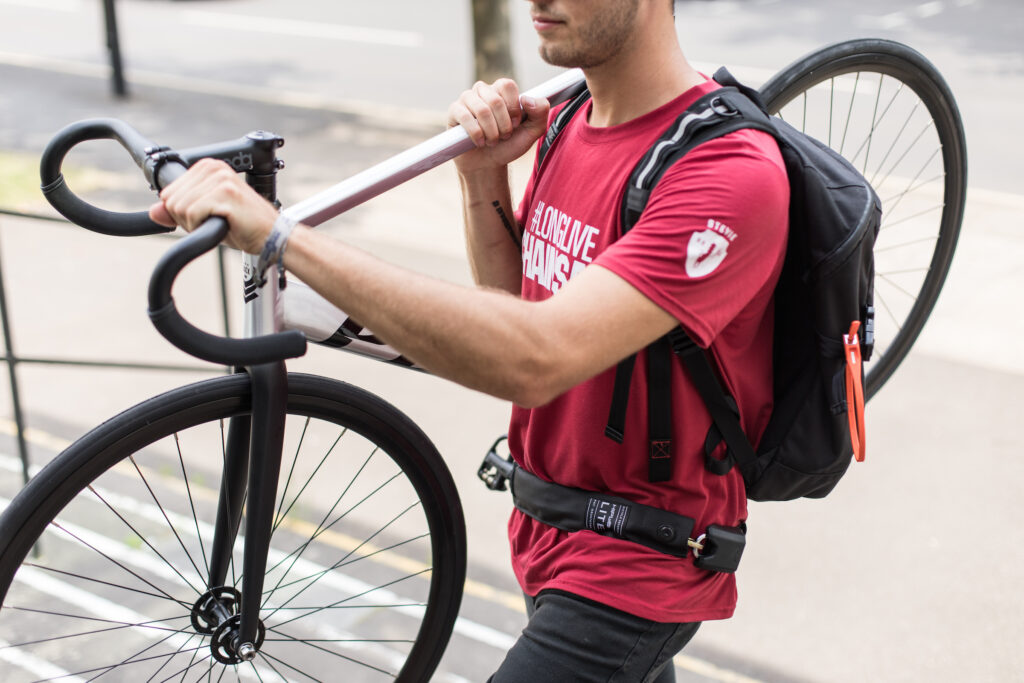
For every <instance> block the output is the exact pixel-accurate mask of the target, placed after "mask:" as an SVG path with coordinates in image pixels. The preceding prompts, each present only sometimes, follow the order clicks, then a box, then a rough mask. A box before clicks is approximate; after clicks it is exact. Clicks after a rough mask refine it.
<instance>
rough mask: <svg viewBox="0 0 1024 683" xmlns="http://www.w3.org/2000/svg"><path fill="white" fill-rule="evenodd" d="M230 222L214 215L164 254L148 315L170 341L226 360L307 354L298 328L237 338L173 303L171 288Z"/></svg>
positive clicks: (251, 361)
mask: <svg viewBox="0 0 1024 683" xmlns="http://www.w3.org/2000/svg"><path fill="white" fill-rule="evenodd" d="M227 233H228V224H227V221H225V220H224V219H223V218H217V217H213V218H209V219H207V220H206V222H204V223H203V224H202V225H201V226H199V228H197V229H196V230H195V232H192V233H191V234H189V235H188V236H187V237H185V238H183V239H181V240H180V241H178V242H177V243H176V244H175V245H174V246H173V247H171V248H170V249H168V250H167V252H166V253H165V254H164V255H163V257H161V259H160V261H159V262H158V263H157V265H156V268H155V269H154V270H153V277H152V278H151V279H150V281H149V318H150V320H151V321H152V322H153V325H154V326H155V327H156V328H157V330H158V331H159V332H160V334H162V335H163V336H164V337H165V338H166V339H167V340H168V341H170V342H171V343H172V344H174V345H175V346H177V347H178V348H180V349H182V350H184V351H186V352H187V353H189V354H191V355H193V356H195V357H196V358H201V359H202V360H205V361H209V362H211V363H220V364H222V365H260V364H262V363H271V362H275V361H279V360H285V359H286V358H298V357H299V356H301V355H303V354H305V353H306V336H305V335H304V334H302V332H299V331H298V330H290V331H288V332H279V333H276V334H269V335H264V336H261V337H254V338H250V339H232V338H230V337H219V336H216V335H212V334H209V333H207V332H203V331H202V330H200V329H199V328H197V327H195V326H193V325H192V324H191V323H189V322H188V321H186V320H185V319H184V318H183V317H182V316H181V314H180V313H178V310H177V308H175V305H174V299H173V297H172V296H171V287H172V286H173V284H174V280H175V278H177V276H178V273H180V272H181V271H182V269H183V268H184V267H185V266H186V265H188V264H189V263H190V262H192V261H193V260H195V259H196V258H198V257H199V256H201V255H202V254H205V253H206V252H208V251H210V250H211V249H213V248H214V247H216V246H217V245H218V244H220V243H221V241H223V239H224V238H225V237H226V236H227Z"/></svg>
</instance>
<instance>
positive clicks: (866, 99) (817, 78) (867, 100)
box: [761, 39, 967, 397]
mask: <svg viewBox="0 0 1024 683" xmlns="http://www.w3.org/2000/svg"><path fill="white" fill-rule="evenodd" d="M761 95H762V97H763V98H764V100H765V103H766V104H767V105H768V109H769V111H770V112H772V113H774V114H777V115H778V116H780V117H782V118H783V119H785V120H786V121H787V122H789V123H790V124H791V125H793V126H795V127H796V128H798V129H799V130H802V131H803V132H805V133H807V134H808V135H811V136H812V137H814V138H817V139H818V140H820V141H821V142H824V143H825V144H827V145H829V146H830V147H832V148H833V149H834V150H836V151H837V152H839V153H840V154H842V155H843V156H845V157H846V158H847V159H848V160H849V161H850V162H851V163H853V165H854V166H856V167H857V169H858V170H859V171H861V173H862V174H863V175H864V176H865V177H866V178H867V179H868V180H869V181H870V182H871V184H872V185H873V186H874V188H875V191H876V192H877V193H878V196H879V197H880V198H881V200H882V224H881V229H880V231H879V234H878V240H877V241H876V243H875V249H874V254H875V323H876V329H875V353H874V356H873V358H872V360H871V362H870V363H867V364H866V365H865V370H866V373H867V378H866V389H867V394H868V396H869V397H870V396H873V395H874V394H875V393H876V392H877V391H878V390H879V389H880V388H881V387H882V385H883V384H884V383H885V381H886V380H887V379H888V378H889V377H890V376H892V373H893V372H894V371H895V370H896V367H897V366H898V365H899V364H900V362H901V361H902V360H903V358H904V357H905V356H906V354H907V352H908V351H909V350H910V347H911V346H912V345H913V343H914V341H915V340H916V339H917V337H918V335H919V334H920V333H921V329H922V328H923V327H924V324H925V321H926V320H927V319H928V316H929V315H930V314H931V311H932V308H933V307H934V306H935V302H936V300H937V299H938V296H939V291H940V290H941V289H942V285H943V283H944V282H945V280H946V274H947V272H948V271H949V266H950V263H951V261H952V259H953V251H954V249H955V248H956V242H957V237H958V235H959V234H960V223H961V221H962V220H963V215H964V202H965V201H966V197H967V149H966V143H965V142H964V129H963V123H962V122H961V120H960V113H959V111H958V110H957V106H956V102H955V100H954V99H953V94H952V93H951V92H950V89H949V87H948V86H947V85H946V82H945V81H944V80H943V78H942V75H941V74H940V73H939V72H938V70H937V69H936V68H935V67H934V66H933V65H932V64H931V62H929V61H928V60H927V59H925V58H924V57H923V56H921V55H920V54H919V53H918V52H916V51H914V50H912V49H911V48H909V47H907V46H906V45H902V44H900V43H896V42H893V41H889V40H878V39H859V40H851V41H847V42H845V43H840V44H838V45H833V46H830V47H826V48H824V49H822V50H819V51H817V52H814V53H812V54H810V55H808V56H807V57H804V58H803V59H801V60H798V61H797V62H795V63H793V64H792V65H790V66H789V67H787V68H785V69H783V70H782V71H781V72H779V74H778V75H776V76H775V77H774V78H772V79H771V80H770V81H768V82H767V83H765V85H764V86H763V87H762V88H761Z"/></svg>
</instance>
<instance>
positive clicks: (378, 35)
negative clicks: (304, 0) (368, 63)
mask: <svg viewBox="0 0 1024 683" xmlns="http://www.w3.org/2000/svg"><path fill="white" fill-rule="evenodd" d="M180 16H181V17H182V19H183V20H184V22H185V23H186V24H189V25H191V26H202V27H205V28H216V29H224V30H227V31H247V32H250V33H272V34H277V35H288V36H297V37H300V38H323V39H326V40H339V41H344V42H350V43H366V44H370V45H389V46H392V47H412V48H415V47H422V46H423V44H424V42H425V41H424V39H423V34H421V33H413V32H412V31H395V30H392V29H382V28H371V27H368V26H346V25H344V24H329V23H323V22H314V21H301V20H298V19H284V18H279V17H254V16H249V15H245V14H228V13H226V12H206V11H201V10H188V11H185V12H182V13H181V15H180Z"/></svg>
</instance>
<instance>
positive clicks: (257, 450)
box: [192, 362, 288, 664]
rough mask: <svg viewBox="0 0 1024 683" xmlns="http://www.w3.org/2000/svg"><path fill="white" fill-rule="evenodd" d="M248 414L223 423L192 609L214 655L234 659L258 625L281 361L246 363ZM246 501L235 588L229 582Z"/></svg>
mask: <svg viewBox="0 0 1024 683" xmlns="http://www.w3.org/2000/svg"><path fill="white" fill-rule="evenodd" d="M247 372H248V373H249V376H250V378H251V381H252V417H251V418H250V417H249V416H236V417H233V418H231V420H230V421H229V423H228V435H227V445H226V453H225V462H224V475H223V478H222V480H221V489H220V496H219V500H218V506H217V520H216V523H215V527H214V537H213V546H212V549H211V557H210V575H209V579H208V587H209V589H208V590H207V592H206V593H205V594H204V595H203V596H202V597H200V599H199V600H198V601H197V602H196V605H195V607H194V608H193V618H192V623H193V626H195V627H196V630H197V631H198V632H200V633H203V634H206V635H209V636H210V637H211V642H210V650H211V652H212V653H213V657H214V658H215V659H216V660H217V661H219V662H221V663H223V664H238V663H241V662H245V661H251V660H252V659H254V658H255V657H256V654H257V653H258V652H259V648H260V646H261V645H262V643H263V638H264V634H265V631H266V629H265V627H264V624H263V623H262V621H261V620H260V618H259V614H260V608H261V607H262V603H263V581H264V576H265V572H266V567H267V558H268V554H269V551H270V537H271V534H272V532H273V528H272V526H273V521H274V519H273V518H274V501H275V500H276V499H277V480H278V473H279V471H280V469H281V449H282V446H283V443H284V427H285V424H284V423H285V409H286V403H287V397H288V378H287V373H286V370H285V365H284V363H283V362H279V363H270V364H267V365H258V366H255V367H252V368H249V369H248V371H247ZM246 498H247V499H248V501H247V504H246V505H245V531H244V534H243V538H244V544H245V545H244V549H243V555H242V590H241V592H239V591H238V590H237V589H236V588H235V587H234V586H233V585H231V584H230V583H229V582H228V577H227V575H228V571H229V568H230V565H231V561H232V559H231V558H232V551H233V549H234V545H235V541H236V538H237V536H238V531H239V525H240V522H241V519H242V512H243V503H244V502H245V499H246Z"/></svg>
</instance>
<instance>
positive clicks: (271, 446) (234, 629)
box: [189, 70, 583, 663]
mask: <svg viewBox="0 0 1024 683" xmlns="http://www.w3.org/2000/svg"><path fill="white" fill-rule="evenodd" d="M582 82H583V75H582V72H581V71H579V70H571V71H568V72H566V73H564V74H562V75H561V76H559V77H557V78H555V79H552V80H551V81H548V82H547V83H545V84H543V85H542V86H539V87H538V88H535V89H533V90H530V91H527V93H525V94H527V95H530V96H541V97H546V98H547V99H549V100H551V101H552V103H556V102H560V101H563V100H564V99H567V98H568V97H570V96H571V95H572V94H574V91H575V90H577V89H578V87H579V86H580V85H581V83H582ZM264 135H269V134H263V133H253V134H251V135H250V136H249V138H246V139H243V140H242V141H241V142H242V143H243V144H245V146H246V151H245V152H242V151H240V150H232V149H230V148H229V149H224V148H221V147H215V148H210V149H207V150H194V151H192V152H190V153H189V156H195V155H196V154H197V152H198V153H199V156H214V157H217V158H222V159H230V158H232V157H233V155H234V154H236V153H248V151H249V150H250V145H249V144H248V140H249V139H250V138H252V137H253V136H260V137H262V136H264ZM270 138H271V139H275V140H276V138H274V136H270ZM279 146H280V145H279V144H273V145H265V146H262V147H260V150H261V151H264V150H265V153H269V157H267V158H262V159H260V160H259V161H260V163H259V164H258V165H259V166H261V167H262V168H264V169H269V172H267V173H262V174H260V173H253V172H247V173H246V181H247V182H248V183H249V185H250V186H251V187H253V188H254V189H256V190H257V191H258V192H260V194H261V195H262V196H263V197H264V198H265V199H267V200H268V201H270V202H273V203H277V196H276V182H275V175H276V172H277V170H278V169H279V168H280V165H279V163H278V162H277V159H276V158H275V157H274V151H275V150H276V148H277V147H279ZM472 147H473V143H472V141H471V140H470V139H469V137H468V135H467V134H466V132H465V131H464V130H463V129H462V128H461V127H455V128H451V129H449V130H447V131H445V132H444V133H442V134H440V135H437V136H435V137H434V138H431V139H430V140H427V141H426V142H424V143H421V144H420V145H417V146H416V147H413V148H411V149H409V150H407V151H405V152H403V153H401V154H398V155H397V156H395V157H392V158H391V159H388V160H387V161H384V162H383V163H381V164H378V165H377V166H374V167H372V168H370V169H368V170H366V171H363V172H362V173H359V174H357V175H355V176H352V177H351V178H349V179H348V180H345V181H343V182H341V183H339V184H337V185H335V186H334V187H332V188H329V189H328V190H326V191H324V192H322V193H320V194H318V195H315V196H314V197H311V198H310V199H308V200H306V201H304V202H301V203H299V204H296V205H295V206H293V207H291V208H289V209H285V210H284V211H283V213H284V214H285V215H288V216H289V217H291V218H293V219H295V220H297V221H299V222H302V223H305V224H306V225H309V226H316V225H319V224H320V223H323V222H324V221H326V220H328V219H330V218H333V217H335V216H337V215H339V214H341V213H343V212H345V211H347V210H349V209H351V208H353V207H355V206H358V205H359V204H361V203H363V202H365V201H367V200H369V199H371V198H373V197H376V196H377V195H379V194H381V193H383V192H386V191H387V190H389V189H392V188H394V187H396V186H398V185H400V184H401V183H404V182H406V181H408V180H410V179H412V178H414V177H416V176H418V175H420V174H421V173H423V172H425V171H427V170H430V169H432V168H434V167H436V166H439V165H440V164H442V163H445V162H447V161H449V160H451V159H453V158H455V157H456V156H458V155H459V154H462V153H463V152H466V151H468V150H470V149H472ZM255 267H256V257H255V256H253V255H251V254H245V255H244V260H243V280H244V283H243V295H244V298H245V302H246V303H245V308H244V314H245V319H244V324H243V336H244V337H245V338H258V337H265V336H267V335H270V334H276V333H280V332H282V331H283V330H286V329H299V330H301V331H303V332H305V333H306V335H307V336H308V337H310V338H311V339H312V340H313V341H315V342H318V343H324V344H326V345H328V346H333V347H336V348H341V349H344V350H346V351H350V352H353V353H356V354H359V355H362V356H367V357H370V358H374V359H376V360H383V361H387V362H390V363H394V364H396V365H400V366H403V367H409V368H416V366H415V365H414V364H413V363H411V362H410V361H408V360H406V359H405V358H403V357H402V356H401V355H400V354H398V353H397V352H396V351H395V350H394V349H392V348H391V347H389V346H388V345H386V344H384V343H383V342H381V341H380V340H378V339H377V338H376V337H374V336H373V335H372V333H370V332H369V331H367V330H365V329H363V328H362V327H361V326H359V325H358V324H356V323H355V322H354V321H352V320H351V319H350V318H349V317H348V316H347V315H346V314H345V313H344V312H343V311H341V310H340V309H338V308H337V307H335V306H334V305H332V304H331V303H329V302H328V301H327V300H326V299H324V298H323V297H320V296H319V295H317V294H315V293H314V292H313V291H312V290H311V289H309V288H308V287H305V286H304V285H301V284H296V283H292V285H291V286H285V287H284V289H283V290H282V287H281V285H282V284H284V282H285V281H284V279H283V278H281V279H280V280H279V278H277V277H268V278H267V279H266V283H265V284H264V285H263V286H262V287H257V286H256V284H255V280H256V279H255ZM332 328H333V329H332ZM245 371H246V372H248V373H249V375H250V376H251V378H252V401H253V408H252V417H251V418H249V417H235V418H232V419H231V420H230V422H229V425H228V438H227V446H226V451H227V452H226V462H225V467H224V479H223V481H222V482H221V491H220V496H219V501H218V508H217V519H216V523H215V532H214V541H213V546H212V558H211V564H210V576H209V586H210V587H211V589H210V591H209V592H208V593H207V594H206V595H205V596H203V598H201V602H202V601H203V600H205V604H204V605H202V608H203V610H202V611H203V613H204V615H206V617H207V620H208V621H209V623H211V624H218V628H217V631H216V633H215V634H214V636H213V638H212V646H211V647H212V648H213V651H214V656H215V657H218V654H219V655H220V656H221V658H222V661H224V662H225V663H233V662H237V661H242V660H246V661H247V660H250V659H252V658H254V657H255V655H256V652H257V651H258V650H259V647H260V644H261V642H262V640H263V626H262V624H261V623H260V621H259V611H260V607H261V600H262V594H263V579H264V572H263V568H264V567H265V566H266V562H267V555H268V552H269V547H270V533H271V525H272V523H273V514H274V509H273V508H274V506H273V501H274V500H275V499H276V496H277V472H278V471H279V469H280V464H281V446H282V441H283V437H284V419H285V407H286V406H285V400H286V396H287V391H288V387H287V370H286V368H285V363H284V361H283V360H281V361H276V362H273V363H267V364H263V365H256V366H252V367H249V368H246V369H245ZM246 481H247V484H246V483H245V482H246ZM243 491H248V496H247V497H248V506H247V508H246V531H245V547H244V554H243V560H242V562H243V577H244V578H243V583H242V591H241V594H240V595H236V594H234V593H233V592H230V589H228V588H227V587H226V586H225V581H226V576H227V571H228V565H229V562H230V558H231V552H232V548H233V547H234V543H235V538H236V536H237V533H238V529H239V522H240V521H241V514H242V502H243V500H242V499H243V496H242V495H240V494H241V492H243ZM236 606H237V611H236V612H235V613H234V614H232V613H231V611H232V609H233V608H234V607H236ZM218 649H219V652H218Z"/></svg>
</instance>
